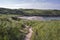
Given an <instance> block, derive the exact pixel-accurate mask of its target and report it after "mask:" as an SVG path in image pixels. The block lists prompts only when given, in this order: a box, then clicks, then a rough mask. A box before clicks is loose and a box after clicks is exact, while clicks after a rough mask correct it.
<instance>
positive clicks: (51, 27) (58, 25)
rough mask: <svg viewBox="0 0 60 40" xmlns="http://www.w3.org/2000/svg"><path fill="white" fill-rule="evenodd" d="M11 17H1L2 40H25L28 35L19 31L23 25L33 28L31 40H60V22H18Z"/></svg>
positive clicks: (0, 35) (0, 31)
mask: <svg viewBox="0 0 60 40" xmlns="http://www.w3.org/2000/svg"><path fill="white" fill-rule="evenodd" d="M14 16H15V15H14ZM10 17H12V16H10V15H9V16H8V15H2V16H1V15H0V40H23V38H24V37H25V35H26V34H25V33H24V32H20V31H19V30H22V24H26V25H28V26H31V27H32V28H33V31H34V32H33V35H32V38H31V40H60V21H25V20H19V21H18V20H13V19H12V18H10ZM9 18H10V19H9Z"/></svg>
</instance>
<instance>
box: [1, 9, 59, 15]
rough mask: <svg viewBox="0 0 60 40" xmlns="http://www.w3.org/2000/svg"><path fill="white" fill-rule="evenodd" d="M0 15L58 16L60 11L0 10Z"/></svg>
mask: <svg viewBox="0 0 60 40" xmlns="http://www.w3.org/2000/svg"><path fill="white" fill-rule="evenodd" d="M0 14H17V15H24V16H60V10H39V9H8V8H0Z"/></svg>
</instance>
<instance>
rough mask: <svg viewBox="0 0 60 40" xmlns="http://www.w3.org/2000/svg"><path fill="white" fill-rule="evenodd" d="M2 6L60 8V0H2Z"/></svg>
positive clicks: (14, 7)
mask: <svg viewBox="0 0 60 40" xmlns="http://www.w3.org/2000/svg"><path fill="white" fill-rule="evenodd" d="M0 7H4V8H11V9H16V8H24V9H25V8H27V9H59V10H60V0H0Z"/></svg>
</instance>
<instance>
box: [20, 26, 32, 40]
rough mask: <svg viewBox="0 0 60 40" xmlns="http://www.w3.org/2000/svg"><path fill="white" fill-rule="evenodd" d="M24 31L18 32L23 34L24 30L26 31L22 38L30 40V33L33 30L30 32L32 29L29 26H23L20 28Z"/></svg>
mask: <svg viewBox="0 0 60 40" xmlns="http://www.w3.org/2000/svg"><path fill="white" fill-rule="evenodd" d="M22 27H23V28H24V29H23V30H20V32H23V33H24V30H26V31H28V32H27V33H26V32H25V33H26V35H25V37H24V39H23V40H31V37H32V33H33V30H32V27H30V26H27V25H23V26H22Z"/></svg>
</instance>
